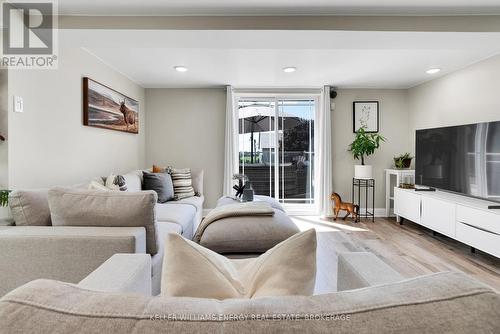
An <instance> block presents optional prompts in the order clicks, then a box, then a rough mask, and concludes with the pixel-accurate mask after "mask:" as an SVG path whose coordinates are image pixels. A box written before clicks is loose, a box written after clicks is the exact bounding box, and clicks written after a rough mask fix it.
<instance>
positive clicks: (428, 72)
mask: <svg viewBox="0 0 500 334" xmlns="http://www.w3.org/2000/svg"><path fill="white" fill-rule="evenodd" d="M439 71H441V69H440V68H431V69H429V70H427V71H425V73H427V74H436V73H437V72H439Z"/></svg>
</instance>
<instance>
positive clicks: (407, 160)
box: [394, 153, 413, 169]
mask: <svg viewBox="0 0 500 334" xmlns="http://www.w3.org/2000/svg"><path fill="white" fill-rule="evenodd" d="M412 159H413V157H412V156H411V155H410V153H404V154H400V155H397V156H395V157H394V166H396V168H397V169H405V168H410V166H411V160H412Z"/></svg>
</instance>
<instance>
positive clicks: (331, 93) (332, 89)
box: [330, 87, 337, 99]
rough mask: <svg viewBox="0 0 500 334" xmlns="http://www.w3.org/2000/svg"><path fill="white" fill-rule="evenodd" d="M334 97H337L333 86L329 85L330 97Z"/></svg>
mask: <svg viewBox="0 0 500 334" xmlns="http://www.w3.org/2000/svg"><path fill="white" fill-rule="evenodd" d="M336 97H337V91H336V90H335V88H333V87H330V98H331V99H334V98H336Z"/></svg>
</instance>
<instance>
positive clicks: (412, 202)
mask: <svg viewBox="0 0 500 334" xmlns="http://www.w3.org/2000/svg"><path fill="white" fill-rule="evenodd" d="M394 213H395V214H396V215H398V216H400V217H403V218H406V219H408V220H411V221H412V222H414V223H417V224H420V195H417V194H415V192H411V191H408V190H403V189H399V188H394Z"/></svg>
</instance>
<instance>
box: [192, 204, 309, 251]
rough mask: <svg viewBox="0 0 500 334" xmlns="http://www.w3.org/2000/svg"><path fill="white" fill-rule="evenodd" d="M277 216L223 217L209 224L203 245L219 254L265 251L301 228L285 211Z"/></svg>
mask: <svg viewBox="0 0 500 334" xmlns="http://www.w3.org/2000/svg"><path fill="white" fill-rule="evenodd" d="M273 210H274V216H260V217H253V216H244V217H228V218H223V219H220V220H218V221H216V222H213V223H212V224H210V225H208V227H207V228H206V229H205V231H204V233H203V235H202V237H201V240H200V245H202V246H204V247H206V248H208V249H211V250H213V251H214V252H217V253H263V252H265V251H267V250H268V249H270V248H272V247H274V246H276V245H277V244H279V243H280V242H282V241H283V240H285V239H287V238H289V237H291V236H292V235H294V234H295V233H298V232H299V231H300V230H299V229H298V227H297V226H296V225H295V224H294V223H293V222H292V220H291V219H290V217H288V216H287V215H286V214H285V213H284V212H283V211H281V210H278V209H273Z"/></svg>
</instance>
